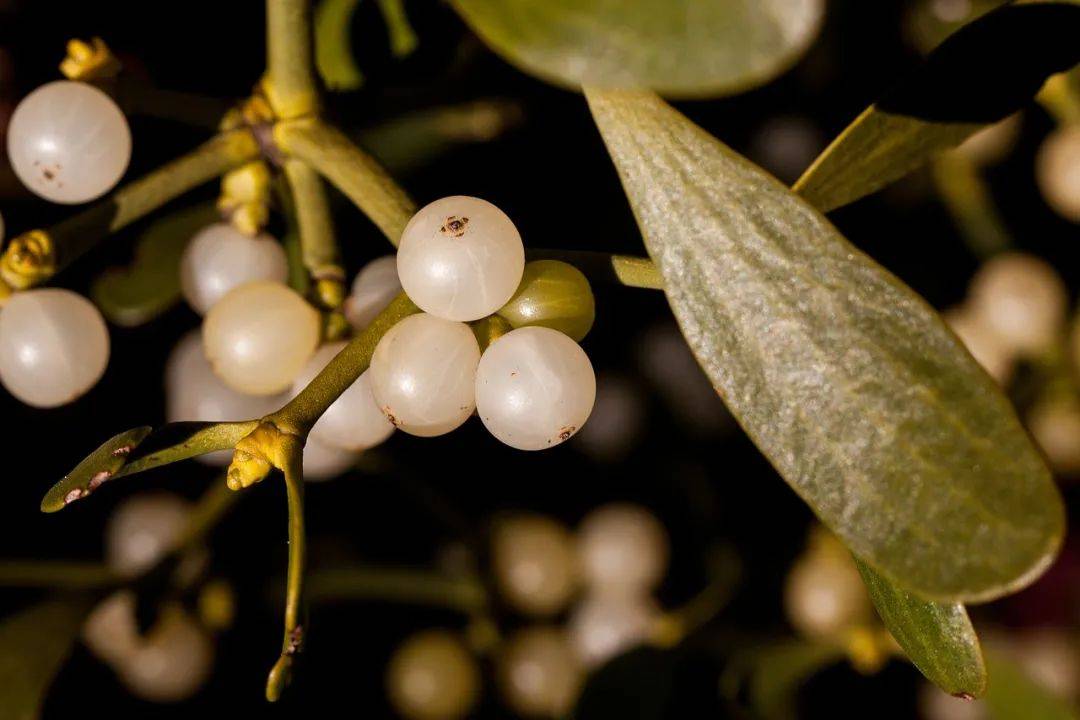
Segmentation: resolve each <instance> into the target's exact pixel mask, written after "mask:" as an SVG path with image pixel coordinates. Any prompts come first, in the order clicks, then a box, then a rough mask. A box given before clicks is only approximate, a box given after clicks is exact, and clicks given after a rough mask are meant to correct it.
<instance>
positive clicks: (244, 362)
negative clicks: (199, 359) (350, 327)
mask: <svg viewBox="0 0 1080 720" xmlns="http://www.w3.org/2000/svg"><path fill="white" fill-rule="evenodd" d="M320 332H321V331H320V320H319V313H318V312H316V311H315V309H314V308H313V307H311V305H309V304H308V303H307V302H306V301H305V300H304V299H303V298H302V297H300V296H299V295H297V294H296V293H295V292H293V291H292V290H290V289H289V288H287V287H285V286H284V285H281V284H280V283H275V282H269V281H266V280H259V281H256V282H251V283H246V284H244V285H241V286H240V287H238V288H235V289H233V290H231V291H229V293H228V294H227V295H225V297H223V298H222V299H221V300H220V301H218V303H217V304H215V305H214V307H212V308H210V312H209V313H208V314H207V315H206V321H205V322H204V323H203V346H204V348H205V350H206V357H207V359H209V360H210V364H211V366H213V368H214V372H216V373H217V374H218V377H220V378H221V379H222V380H224V381H225V384H226V385H228V386H229V387H231V388H233V389H234V390H237V391H239V392H242V393H247V394H250V395H273V394H275V393H279V392H282V391H283V390H287V389H288V388H289V386H291V385H292V381H293V378H295V377H296V376H297V375H298V374H299V373H300V370H301V369H303V367H304V363H306V362H307V361H308V358H310V357H311V355H312V353H314V352H315V348H316V347H317V346H318V344H319V335H320Z"/></svg>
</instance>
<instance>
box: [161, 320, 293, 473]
mask: <svg viewBox="0 0 1080 720" xmlns="http://www.w3.org/2000/svg"><path fill="white" fill-rule="evenodd" d="M287 401H288V396H287V395H285V394H284V393H280V394H278V395H245V394H244V393H241V392H237V391H236V390H233V389H232V388H231V387H229V386H228V385H226V384H225V383H224V382H222V380H221V378H219V377H218V376H217V374H216V373H214V370H213V368H211V367H210V361H209V360H207V359H206V355H205V354H204V353H203V342H202V332H201V331H199V330H192V331H191V332H189V333H188V334H187V335H185V336H184V337H183V338H182V339H181V340H180V342H178V343H177V344H176V347H175V348H173V351H172V353H171V354H170V355H169V359H168V361H167V362H166V363H165V419H166V420H167V421H168V422H182V421H196V422H222V421H226V420H253V419H255V418H261V417H263V416H264V415H269V414H270V413H272V412H274V411H275V410H277V409H278V408H280V407H281V406H283V405H284V404H285V403H286V402H287ZM197 459H198V460H199V461H200V462H204V463H207V464H209V465H217V466H225V465H228V464H229V462H230V461H231V460H232V451H231V450H219V451H217V452H212V453H207V454H206V455H200V456H199V457H198V458H197Z"/></svg>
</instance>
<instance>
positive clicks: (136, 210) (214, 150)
mask: <svg viewBox="0 0 1080 720" xmlns="http://www.w3.org/2000/svg"><path fill="white" fill-rule="evenodd" d="M258 156H259V144H258V142H256V140H255V137H254V135H252V134H251V132H250V131H248V130H234V131H232V132H228V133H223V134H221V135H218V136H216V137H214V138H212V139H211V140H209V141H207V142H205V143H203V144H202V145H200V146H199V147H197V148H196V149H195V150H193V151H192V152H190V153H188V154H187V155H184V156H182V157H180V158H177V159H176V160H173V161H172V162H169V163H166V164H165V165H162V166H161V167H159V168H158V169H156V170H154V171H152V172H150V173H149V174H147V175H144V176H143V177H141V178H139V179H138V180H135V181H134V182H132V183H130V184H128V185H125V186H124V187H122V188H121V189H119V190H117V191H116V192H115V193H113V194H112V195H111V196H110V197H109V198H107V199H106V200H103V201H102V202H100V203H98V204H96V205H93V206H92V207H90V208H89V209H87V210H84V211H83V212H81V213H79V214H78V215H75V216H74V217H71V218H68V219H67V220H64V221H62V222H60V223H58V224H57V225H55V226H53V227H52V228H51V229H49V230H48V231H46V232H47V234H48V235H49V236H50V238H51V239H52V243H53V249H54V250H53V251H54V254H55V268H56V270H55V271H56V272H59V271H60V270H62V269H63V268H65V267H67V266H68V265H70V264H71V263H72V262H74V261H75V260H76V259H78V258H79V257H80V256H82V255H83V254H84V253H86V252H87V251H88V250H90V249H91V248H92V247H94V246H95V245H96V244H97V243H98V242H99V241H100V240H102V239H103V238H105V237H107V236H108V235H109V234H111V233H113V232H116V231H117V230H119V229H120V228H123V227H124V226H126V225H129V224H131V223H133V222H135V221H136V220H138V219H140V218H142V217H143V216H145V215H147V214H149V213H151V212H153V211H154V210H156V209H157V208H159V207H161V206H162V205H164V204H165V203H167V202H169V201H170V200H173V199H175V198H177V197H179V196H180V195H183V194H184V193H186V192H187V191H189V190H191V189H193V188H195V187H198V186H199V185H202V184H203V183H205V182H207V181H209V180H212V179H213V178H216V177H219V176H221V175H222V174H224V173H225V172H227V171H229V170H231V169H233V168H234V167H237V166H239V165H242V164H244V163H246V162H249V161H251V160H254V159H255V158H256V157H258Z"/></svg>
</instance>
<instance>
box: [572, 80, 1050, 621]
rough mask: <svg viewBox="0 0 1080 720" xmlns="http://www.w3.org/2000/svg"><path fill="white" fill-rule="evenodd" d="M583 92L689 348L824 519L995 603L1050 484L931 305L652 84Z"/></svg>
mask: <svg viewBox="0 0 1080 720" xmlns="http://www.w3.org/2000/svg"><path fill="white" fill-rule="evenodd" d="M586 95H587V97H588V100H589V104H590V106H591V108H592V112H593V116H594V118H595V119H596V123H597V125H598V126H599V127H600V130H601V133H602V134H603V137H604V141H605V143H606V144H607V147H608V150H609V152H610V153H611V156H612V158H613V159H614V161H615V166H616V168H617V169H618V171H619V175H620V177H621V178H622V183H623V187H624V189H625V190H626V193H627V196H628V197H629V198H630V203H631V205H632V206H633V209H634V213H635V215H636V217H637V221H638V225H639V226H640V228H641V231H642V234H643V236H644V238H645V245H646V247H647V249H648V251H649V255H650V256H651V257H652V259H653V261H654V262H655V263H656V264H657V266H658V267H659V269H660V273H661V275H662V276H663V277H664V283H665V292H666V294H667V297H668V302H669V303H670V304H671V307H672V310H673V311H674V314H675V317H676V319H677V320H678V322H679V325H680V327H681V329H682V332H683V335H685V336H686V338H687V341H688V343H689V344H690V347H691V349H692V350H693V351H694V354H695V355H696V357H697V360H698V362H699V363H700V364H701V366H702V368H704V369H705V372H706V374H707V375H708V376H709V377H710V378H711V380H712V382H713V385H714V386H715V387H716V388H717V390H718V391H719V392H720V394H721V396H722V397H723V398H724V401H725V402H726V403H727V405H728V407H729V408H730V409H731V411H732V412H733V413H734V415H735V417H736V418H738V420H739V422H740V423H741V425H742V427H743V428H744V429H745V430H746V432H747V433H748V434H749V435H750V437H751V439H752V440H753V441H754V443H755V444H756V445H757V446H758V448H760V449H761V451H762V452H763V453H764V454H765V456H766V457H767V458H768V459H769V460H770V461H771V462H772V464H773V466H774V467H776V469H777V470H778V471H779V473H780V475H782V476H783V477H784V479H785V480H787V482H788V483H789V484H790V485H791V486H792V488H793V489H794V490H795V491H796V492H797V493H798V494H799V495H800V496H801V497H802V498H803V499H804V500H805V501H806V502H807V503H809V505H810V506H811V508H813V510H814V511H815V512H816V513H817V514H818V516H819V517H821V519H822V520H823V521H824V522H825V524H826V525H828V526H829V527H830V528H831V529H832V530H833V531H834V532H835V533H836V534H837V535H838V536H840V537H841V538H842V539H843V540H844V542H845V543H846V544H847V546H848V547H849V548H850V549H851V550H852V551H853V552H854V553H855V554H856V555H858V556H859V557H860V558H861V559H862V560H864V561H865V562H867V563H868V564H870V565H872V566H873V567H874V569H875V570H877V571H878V572H880V573H882V574H883V575H885V576H886V577H888V578H890V579H892V580H893V581H895V582H897V583H899V584H901V585H902V586H904V587H907V588H909V589H911V590H912V591H914V592H916V593H918V594H920V595H923V596H925V597H928V598H930V599H935V600H939V601H948V602H963V601H977V600H989V599H992V598H995V597H998V596H1001V595H1003V594H1005V593H1007V592H1009V591H1011V590H1015V589H1016V588H1018V587H1020V586H1023V585H1025V584H1027V583H1029V582H1031V581H1032V580H1033V579H1034V578H1035V577H1036V576H1038V575H1039V574H1040V573H1041V572H1042V571H1043V570H1044V569H1045V568H1046V567H1047V565H1049V563H1050V562H1051V560H1052V559H1053V557H1054V555H1055V553H1056V552H1057V549H1058V547H1059V545H1060V543H1061V539H1062V535H1063V532H1064V521H1065V520H1064V508H1063V505H1062V502H1061V497H1060V495H1059V494H1058V491H1057V488H1056V487H1055V485H1054V482H1053V479H1052V476H1051V474H1050V471H1049V470H1048V469H1047V467H1046V465H1045V463H1044V462H1043V459H1042V457H1041V455H1040V454H1039V452H1038V450H1036V449H1035V447H1034V446H1033V445H1032V443H1031V440H1030V439H1029V438H1028V435H1027V433H1026V432H1025V431H1024V430H1023V428H1022V427H1021V425H1020V423H1019V421H1018V420H1017V418H1016V414H1015V412H1014V410H1013V408H1012V406H1011V405H1010V403H1009V401H1008V400H1007V399H1006V398H1005V397H1004V396H1003V395H1002V394H1001V391H1000V390H999V389H998V387H997V386H996V385H995V384H994V382H993V381H992V380H991V379H990V378H989V377H988V376H987V375H986V373H985V372H984V371H983V370H982V369H981V368H980V367H979V365H978V364H977V363H976V362H975V360H974V359H973V358H972V357H971V355H970V354H969V353H968V352H967V351H966V350H965V349H964V347H963V345H962V344H961V343H960V341H959V340H957V338H956V336H955V335H953V333H952V332H951V331H949V330H948V328H947V327H946V326H945V323H944V322H943V321H942V320H941V318H940V317H939V316H938V315H937V314H936V313H935V312H934V311H933V310H932V309H931V308H930V307H929V306H928V305H927V304H926V302H925V301H924V300H923V299H922V298H920V297H919V296H918V295H916V294H915V292H913V291H912V290H911V289H910V288H908V287H907V286H906V285H904V284H903V283H902V282H900V280H898V279H897V278H896V277H894V276H893V275H891V274H889V273H888V272H887V271H886V270H885V269H883V268H882V267H880V266H879V265H877V264H876V263H875V262H874V261H873V260H871V259H870V258H868V257H867V256H865V255H864V254H863V253H861V252H860V251H859V250H858V249H857V248H855V247H854V246H853V245H851V244H850V243H849V242H848V241H847V240H845V239H844V238H843V237H842V236H841V235H840V233H839V232H838V231H837V230H836V228H834V227H833V226H832V225H831V224H830V223H829V221H828V220H827V219H826V218H825V217H824V216H823V215H822V214H821V213H820V212H819V211H818V210H816V209H814V208H813V207H811V206H810V205H809V204H808V203H806V202H805V201H804V200H803V199H802V198H800V197H798V196H797V195H795V194H794V193H792V192H791V191H790V190H789V189H788V188H786V187H784V186H783V185H782V184H780V183H779V182H778V181H776V180H775V179H773V178H772V177H771V176H769V175H768V174H766V173H765V172H764V171H762V170H761V169H760V168H758V167H757V166H755V165H753V164H752V163H750V162H749V161H748V160H746V159H745V158H743V157H741V156H740V155H738V154H737V153H735V152H733V151H732V150H731V149H729V148H728V147H727V146H725V145H724V144H723V143H721V142H720V141H718V140H717V139H716V138H714V137H712V136H710V135H709V134H708V133H706V132H705V131H704V130H702V129H701V128H699V127H697V126H696V125H694V124H693V123H691V122H690V121H689V120H688V119H686V118H685V117H683V116H682V115H680V114H679V113H678V112H677V111H675V110H674V109H673V108H671V107H670V106H668V105H667V104H666V103H664V102H663V101H662V100H661V99H660V98H658V97H657V96H655V95H653V94H651V93H644V92H632V91H607V92H603V91H594V90H588V91H587V92H586Z"/></svg>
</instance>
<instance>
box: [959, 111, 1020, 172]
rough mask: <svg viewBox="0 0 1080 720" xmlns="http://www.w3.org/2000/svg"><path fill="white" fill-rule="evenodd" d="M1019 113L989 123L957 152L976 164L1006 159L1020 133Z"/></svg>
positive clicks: (987, 163) (992, 162)
mask: <svg viewBox="0 0 1080 720" xmlns="http://www.w3.org/2000/svg"><path fill="white" fill-rule="evenodd" d="M1020 119H1021V115H1020V114H1019V113H1017V114H1015V115H1010V116H1009V117H1007V118H1005V119H1004V120H1001V121H1000V122H996V123H994V124H993V125H988V126H986V127H985V128H983V129H982V130H979V131H978V132H977V133H975V134H974V135H972V136H971V137H969V138H968V139H967V140H965V141H964V142H963V143H962V144H961V145H960V146H959V147H957V148H956V152H958V153H960V154H961V155H962V156H964V157H965V158H967V159H968V160H970V161H971V162H973V163H975V164H976V165H993V164H995V163H999V162H1001V161H1002V160H1004V159H1005V157H1006V156H1007V155H1008V154H1009V152H1011V151H1012V149H1013V146H1015V145H1016V139H1017V137H1018V136H1019V135H1020Z"/></svg>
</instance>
